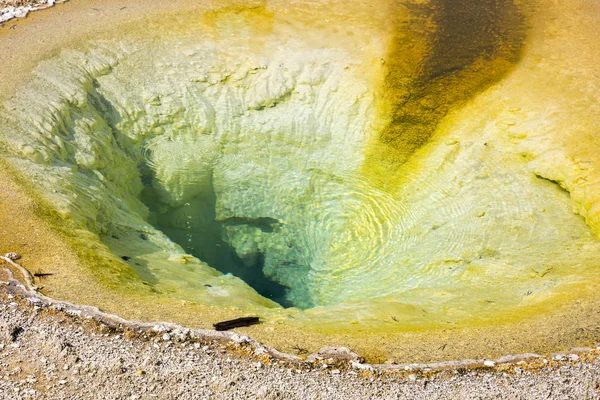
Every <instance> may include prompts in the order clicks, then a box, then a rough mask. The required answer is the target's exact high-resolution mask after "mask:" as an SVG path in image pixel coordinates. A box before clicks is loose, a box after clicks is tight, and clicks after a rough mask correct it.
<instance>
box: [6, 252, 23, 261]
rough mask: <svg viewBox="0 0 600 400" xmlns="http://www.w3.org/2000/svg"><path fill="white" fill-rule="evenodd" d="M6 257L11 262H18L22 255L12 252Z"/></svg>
mask: <svg viewBox="0 0 600 400" xmlns="http://www.w3.org/2000/svg"><path fill="white" fill-rule="evenodd" d="M4 257H6V258H8V259H9V260H13V261H16V260H18V259H19V258H21V255H20V254H18V253H15V252H14V251H11V252H10V253H6V254H5V255H4Z"/></svg>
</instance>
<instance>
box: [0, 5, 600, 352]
mask: <svg viewBox="0 0 600 400" xmlns="http://www.w3.org/2000/svg"><path fill="white" fill-rule="evenodd" d="M599 23H600V3H598V2H596V1H584V0H564V1H559V2H549V1H542V0H539V1H528V2H527V3H526V4H525V3H523V2H520V1H517V0H479V1H475V0H405V1H394V0H377V1H369V2H363V1H354V0H351V1H348V0H345V1H325V0H314V1H238V2H233V1H232V2H218V5H217V4H215V3H214V2H212V3H211V2H203V1H201V2H196V1H189V0H180V1H166V0H165V1H163V0H152V1H145V2H131V1H121V0H108V1H104V2H99V3H93V4H92V3H89V2H85V1H72V2H69V3H66V4H61V5H60V6H56V7H54V8H53V9H49V10H44V11H40V12H36V13H32V14H31V15H30V16H29V17H28V18H27V19H21V20H18V21H16V22H13V21H11V22H10V24H5V25H4V26H3V27H2V28H0V71H1V80H0V100H1V102H2V106H1V108H0V142H1V145H2V150H3V152H2V155H3V157H2V161H1V162H2V165H3V168H2V170H1V172H0V182H2V186H3V190H2V191H1V192H0V222H1V223H2V231H1V232H0V243H1V244H2V249H5V250H6V251H17V252H19V253H21V254H23V259H22V263H23V266H24V267H26V268H27V269H29V270H30V271H32V272H33V271H38V270H40V271H43V272H47V273H52V274H53V275H51V276H46V277H44V278H42V279H43V281H38V282H36V283H38V284H43V285H44V289H43V292H44V293H45V294H47V295H49V296H52V297H55V298H58V299H63V300H67V301H71V302H75V303H80V304H90V305H95V306H98V307H100V308H101V309H102V310H104V311H107V312H110V313H116V314H118V315H120V316H122V317H125V318H130V319H138V320H152V321H154V320H166V321H172V322H175V323H179V324H183V325H186V326H190V327H205V328H210V327H211V325H212V323H214V322H217V321H220V320H224V319H229V318H236V317H240V316H245V315H256V316H259V317H260V318H261V320H262V321H263V323H261V324H259V325H254V326H252V327H248V328H243V332H244V333H246V334H249V335H251V336H252V337H254V338H256V339H258V340H261V341H264V342H266V343H268V344H271V345H274V346H276V347H277V348H279V349H281V350H284V351H289V352H293V348H306V349H307V350H309V351H314V350H318V349H319V348H320V347H322V346H325V345H342V346H348V347H350V348H351V349H352V350H354V351H356V352H358V353H360V354H362V355H364V356H365V357H366V358H367V359H368V360H369V361H373V362H383V361H388V362H393V361H431V360H436V361H439V360H442V359H449V358H469V357H494V356H499V355H502V354H507V353H522V352H545V351H550V350H555V349H559V348H567V347H573V346H576V345H581V344H584V343H587V342H589V341H591V340H593V339H594V337H593V332H594V328H595V327H597V326H598V323H600V317H599V315H598V313H597V311H595V310H597V307H598V304H597V303H598V299H597V296H595V295H594V294H595V293H597V290H598V286H599V285H598V284H599V283H600V280H599V278H600V276H599V275H600V257H599V254H600V241H599V240H598V234H600V157H598V155H599V154H600V140H599V139H598V137H599V135H600V128H599V127H600V101H599V100H600V99H599V93H600V75H599V74H598V67H597V66H598V65H600V48H599V43H600V30H599V29H598V28H597V26H598V24H599ZM13 26H14V27H13ZM1 251H4V250H1ZM17 276H18V274H17Z"/></svg>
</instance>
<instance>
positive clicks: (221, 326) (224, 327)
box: [213, 317, 260, 331]
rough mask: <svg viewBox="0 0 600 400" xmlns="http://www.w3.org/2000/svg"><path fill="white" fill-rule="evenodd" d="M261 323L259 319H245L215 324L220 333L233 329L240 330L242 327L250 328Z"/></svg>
mask: <svg viewBox="0 0 600 400" xmlns="http://www.w3.org/2000/svg"><path fill="white" fill-rule="evenodd" d="M258 323H260V321H259V319H258V317H243V318H236V319H231V320H229V321H223V322H217V323H216V324H213V326H214V327H215V329H216V330H218V331H228V330H229V329H233V328H240V327H242V326H250V325H255V324H258Z"/></svg>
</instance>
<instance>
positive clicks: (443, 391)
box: [0, 274, 600, 399]
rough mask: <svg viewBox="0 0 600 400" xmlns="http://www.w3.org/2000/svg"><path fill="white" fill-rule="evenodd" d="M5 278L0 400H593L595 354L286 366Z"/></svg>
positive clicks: (239, 345) (599, 383)
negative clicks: (480, 363) (492, 361)
mask: <svg viewBox="0 0 600 400" xmlns="http://www.w3.org/2000/svg"><path fill="white" fill-rule="evenodd" d="M2 279H4V280H1V281H0V398H1V399H152V398H157V399H405V398H410V399H598V398H600V390H599V388H600V360H598V359H597V355H598V354H600V351H599V350H593V349H592V350H589V351H587V352H581V353H579V354H575V353H571V354H569V353H567V354H564V355H554V356H548V357H541V358H539V359H536V360H534V361H535V362H531V361H527V362H525V361H520V362H511V363H505V364H501V363H498V364H496V365H494V366H493V367H483V368H481V367H480V368H475V369H467V368H461V367H459V368H456V367H455V368H445V369H441V370H431V369H429V368H414V369H411V368H402V369H401V370H393V371H390V370H386V369H385V368H383V367H382V366H380V367H377V366H375V367H373V366H369V365H366V364H361V363H360V362H359V361H356V360H341V359H338V360H335V359H333V358H327V356H323V357H318V356H317V355H312V357H310V356H309V357H308V359H307V358H303V359H302V360H300V361H293V360H286V359H284V358H282V355H279V356H277V354H275V355H271V354H269V350H268V349H267V348H265V347H261V345H260V344H256V343H251V342H246V338H245V337H243V336H239V335H236V334H224V336H221V338H220V339H219V338H218V337H217V336H215V337H212V338H209V337H199V336H198V335H194V334H190V333H189V332H187V331H186V330H182V329H180V328H176V327H174V326H172V325H170V326H169V325H162V326H161V325H159V324H155V325H154V328H152V329H142V328H141V325H136V324H134V323H128V322H123V321H121V322H120V323H106V322H101V321H98V318H97V317H94V316H92V315H90V314H89V312H88V311H89V309H85V308H79V309H78V308H77V306H71V305H65V304H64V303H60V302H53V301H51V300H50V299H48V298H44V297H37V296H36V295H35V294H33V292H26V291H24V287H22V286H19V285H17V284H16V281H12V282H9V281H8V279H7V276H6V274H4V277H2ZM86 310H87V311H86ZM351 358H352V357H351ZM311 359H312V360H311ZM456 365H458V364H456Z"/></svg>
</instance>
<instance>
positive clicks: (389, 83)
mask: <svg viewBox="0 0 600 400" xmlns="http://www.w3.org/2000/svg"><path fill="white" fill-rule="evenodd" d="M417 3H419V2H416V1H415V2H414V3H399V4H398V5H397V6H396V7H395V10H396V12H395V15H394V16H393V17H392V18H394V20H395V31H394V33H393V35H392V39H391V43H390V45H389V49H390V50H389V52H388V55H387V57H386V59H385V60H382V63H384V64H385V65H384V68H385V72H384V77H383V81H382V88H381V89H380V96H379V99H380V100H379V103H380V104H378V109H379V121H378V122H377V123H376V124H375V126H376V127H377V133H375V134H374V136H373V137H372V138H371V140H370V143H369V145H368V146H367V148H366V150H365V161H364V164H363V167H362V173H363V175H364V176H365V177H366V178H368V179H369V180H370V181H371V182H373V183H374V184H375V185H377V186H380V187H381V188H382V189H384V190H386V191H389V192H395V191H396V190H397V189H398V188H399V186H400V185H401V184H402V177H403V176H406V175H405V174H403V173H402V174H401V173H400V171H401V168H402V165H403V164H404V163H406V161H408V159H409V158H410V157H411V155H412V154H413V153H414V152H415V151H416V150H417V149H419V148H420V147H421V146H423V145H424V144H426V143H427V142H428V141H429V139H430V138H431V137H432V135H433V134H434V132H435V131H436V128H437V126H438V124H439V123H440V122H441V120H442V119H443V118H444V116H446V115H447V114H448V113H449V112H450V111H451V110H452V109H456V108H460V107H461V106H462V105H463V104H465V103H466V102H467V101H468V100H469V99H471V98H473V97H474V96H476V95H477V94H478V93H480V92H482V91H483V90H485V89H486V88H488V87H490V86H491V85H493V84H494V83H496V82H498V81H499V80H500V79H502V77H503V76H505V75H506V74H507V73H508V72H509V71H510V70H511V69H512V68H513V67H514V66H515V65H516V64H517V63H518V62H519V59H520V57H521V50H522V47H523V43H524V39H525V34H526V30H525V21H524V17H523V15H522V13H521V12H520V10H519V8H518V7H517V6H516V5H515V4H514V3H513V2H512V0H481V1H476V2H475V1H473V0H434V1H432V2H431V3H427V4H417Z"/></svg>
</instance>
